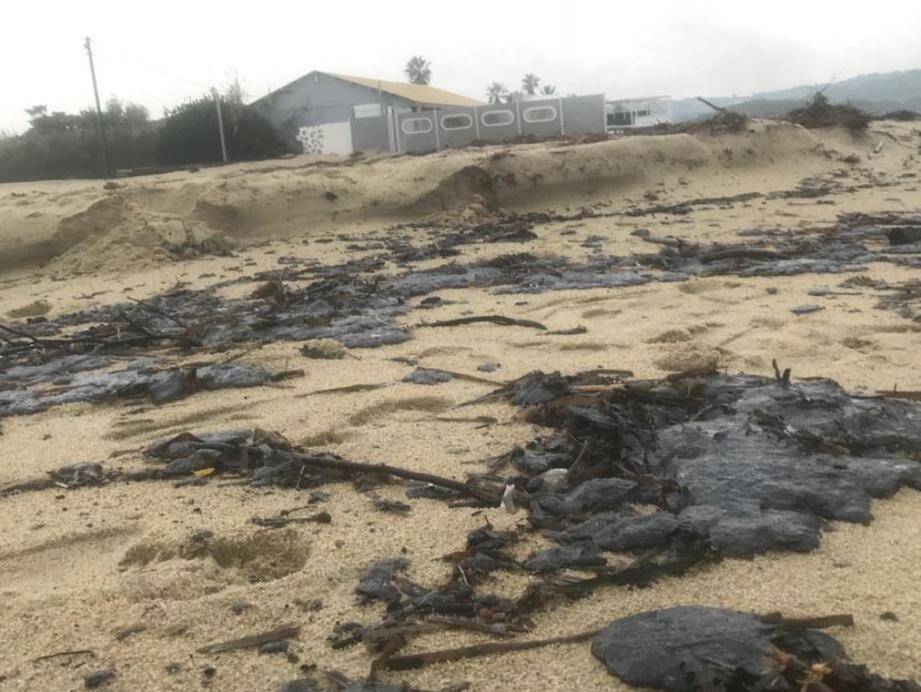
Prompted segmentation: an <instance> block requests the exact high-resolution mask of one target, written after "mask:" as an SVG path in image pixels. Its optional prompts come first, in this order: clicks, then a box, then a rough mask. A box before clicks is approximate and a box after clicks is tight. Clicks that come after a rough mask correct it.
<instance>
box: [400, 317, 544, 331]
mask: <svg viewBox="0 0 921 692" xmlns="http://www.w3.org/2000/svg"><path fill="white" fill-rule="evenodd" d="M477 322H488V323H490V324H498V325H500V326H502V327H529V328H531V329H540V330H545V329H547V327H546V326H545V325H543V324H541V323H540V322H535V321H534V320H518V319H514V318H512V317H506V316H505V315H472V316H470V317H458V318H456V319H453V320H438V321H437V322H420V323H419V324H417V325H416V327H417V328H418V327H457V326H460V325H463V324H475V323H477Z"/></svg>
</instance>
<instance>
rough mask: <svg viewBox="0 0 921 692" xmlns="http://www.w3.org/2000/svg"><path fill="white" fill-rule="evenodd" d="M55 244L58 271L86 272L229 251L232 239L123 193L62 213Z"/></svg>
mask: <svg viewBox="0 0 921 692" xmlns="http://www.w3.org/2000/svg"><path fill="white" fill-rule="evenodd" d="M51 244H52V245H53V246H54V247H55V248H57V249H58V251H59V253H60V254H59V255H58V256H57V257H56V258H55V259H54V261H53V262H52V264H51V268H52V270H53V271H55V272H62V273H73V274H83V273H91V272H97V271H103V272H116V271H124V270H131V269H140V268H144V267H150V266H156V265H157V264H160V263H163V262H169V261H173V260H178V259H190V258H194V257H198V256H201V255H206V254H212V255H227V254H230V252H231V250H232V249H233V247H234V243H233V242H232V241H230V240H229V239H227V238H226V237H225V236H223V235H222V234H221V233H219V232H216V231H215V230H213V228H211V227H210V226H209V225H208V224H207V223H205V222H203V221H197V220H194V219H187V218H182V217H180V216H178V215H175V214H164V213H156V212H151V211H149V210H145V209H143V208H140V207H138V206H137V205H136V204H132V203H129V202H126V201H125V199H124V198H122V197H121V196H120V195H112V196H111V197H108V198H105V199H102V200H99V201H98V202H95V203H93V204H91V205H90V206H89V207H88V208H87V209H86V210H85V211H82V212H80V213H78V214H74V215H72V216H69V217H67V218H65V219H63V220H62V221H61V223H60V225H59V228H58V231H57V232H56V233H55V234H54V236H52V239H51Z"/></svg>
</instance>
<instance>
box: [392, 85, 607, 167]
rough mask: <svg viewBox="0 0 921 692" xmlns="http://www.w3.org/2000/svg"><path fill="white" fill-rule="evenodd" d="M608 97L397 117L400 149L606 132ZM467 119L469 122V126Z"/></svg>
mask: <svg viewBox="0 0 921 692" xmlns="http://www.w3.org/2000/svg"><path fill="white" fill-rule="evenodd" d="M604 103H605V101H604V95H603V94H594V95H591V96H568V97H562V98H547V99H535V100H533V101H520V102H517V103H501V104H491V105H488V106H478V107H476V108H450V109H444V110H441V109H439V110H437V111H436V110H431V111H416V112H412V113H398V114H396V116H395V117H396V122H397V128H398V129H399V142H398V143H397V144H396V148H397V149H398V150H399V151H404V152H409V153H416V152H424V151H434V150H436V149H444V148H447V147H462V146H466V145H468V144H470V143H471V142H474V141H477V140H480V141H484V142H506V141H510V140H513V139H515V138H517V137H520V136H527V135H534V136H535V137H554V136H558V135H562V134H569V133H572V132H583V133H603V132H605V111H604ZM465 121H466V122H465Z"/></svg>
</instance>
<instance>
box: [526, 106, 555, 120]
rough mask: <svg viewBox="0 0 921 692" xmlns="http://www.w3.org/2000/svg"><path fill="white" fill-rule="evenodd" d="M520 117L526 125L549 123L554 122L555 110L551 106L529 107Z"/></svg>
mask: <svg viewBox="0 0 921 692" xmlns="http://www.w3.org/2000/svg"><path fill="white" fill-rule="evenodd" d="M521 117H522V118H523V119H524V121H525V122H526V123H549V122H551V121H552V120H556V108H554V107H553V106H531V107H530V108H525V109H524V113H522V114H521Z"/></svg>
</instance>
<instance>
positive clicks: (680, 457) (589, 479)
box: [507, 371, 921, 569]
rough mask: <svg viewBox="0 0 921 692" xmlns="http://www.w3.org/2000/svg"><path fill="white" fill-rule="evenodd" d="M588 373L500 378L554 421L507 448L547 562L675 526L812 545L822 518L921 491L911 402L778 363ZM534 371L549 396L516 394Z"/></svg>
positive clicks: (865, 510) (866, 513) (530, 411)
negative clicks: (545, 543)
mask: <svg viewBox="0 0 921 692" xmlns="http://www.w3.org/2000/svg"><path fill="white" fill-rule="evenodd" d="M590 381H593V380H589V379H586V380H580V379H579V378H578V377H576V378H570V379H569V380H568V381H567V383H566V386H565V387H564V388H561V387H560V375H558V374H553V375H549V376H544V375H542V374H538V373H534V374H532V375H529V376H526V377H525V378H522V379H521V380H520V381H519V383H518V385H517V386H515V387H510V388H507V394H508V395H509V396H510V397H511V398H513V399H514V398H516V397H517V399H518V402H519V405H521V406H524V407H525V415H526V416H527V418H528V420H530V421H531V422H535V423H539V424H541V425H544V426H547V427H549V428H551V429H553V430H555V431H556V433H555V434H554V435H552V436H550V437H548V436H546V435H544V436H541V437H540V438H537V439H536V440H534V441H533V442H532V443H530V444H529V445H527V447H526V448H525V449H523V450H519V451H518V452H517V453H515V454H512V455H510V457H509V460H510V462H511V463H512V464H513V466H514V467H515V470H516V471H518V473H519V474H520V475H518V476H513V477H511V478H509V479H508V482H509V483H511V484H513V485H514V486H515V487H516V489H517V490H518V492H519V493H520V495H521V496H522V498H524V500H525V502H526V506H527V507H528V510H529V520H530V521H531V523H532V524H534V525H536V526H539V527H542V528H545V529H550V530H552V531H553V532H554V533H553V534H552V535H553V537H554V538H556V540H557V541H558V542H559V543H561V544H562V546H563V547H564V548H565V550H559V549H551V550H552V551H554V552H552V553H548V554H547V555H541V554H538V556H535V557H534V558H533V559H532V562H531V564H532V565H541V566H542V569H546V565H547V564H548V561H550V562H549V564H553V563H554V562H556V561H558V562H562V563H567V561H576V562H582V561H584V560H589V559H594V556H595V553H597V552H598V551H605V550H608V551H610V550H615V551H621V550H623V549H628V550H646V549H649V548H653V547H656V546H658V547H666V546H668V545H669V542H670V541H671V539H672V537H673V536H675V535H676V534H680V533H681V531H691V532H692V533H693V534H695V535H697V536H699V537H701V538H702V539H703V540H705V541H706V542H707V543H708V545H709V546H710V547H711V548H712V549H714V550H715V551H717V553H719V554H723V555H734V556H742V555H755V554H758V553H761V552H765V551H767V550H800V551H805V550H811V549H813V548H815V547H816V546H817V545H818V541H819V536H820V531H821V521H822V520H824V519H837V520H842V521H852V522H868V521H870V520H871V514H870V499H871V498H873V497H877V498H878V497H886V496H888V495H891V494H893V493H894V492H895V491H896V490H898V489H899V488H900V487H902V486H910V487H912V488H915V489H921V464H919V463H918V459H919V458H921V433H919V432H918V422H919V421H921V407H918V406H917V405H916V404H913V403H911V402H908V401H898V400H895V399H887V398H872V397H867V398H860V397H853V396H851V395H848V394H847V393H846V392H844V391H843V390H842V389H841V388H840V387H839V386H838V385H837V384H835V383H834V382H832V381H830V380H809V381H804V382H796V383H791V382H790V381H789V373H785V374H784V375H781V374H780V373H779V371H778V376H777V378H776V379H771V378H763V377H757V376H752V375H723V374H720V373H717V372H704V373H689V374H683V375H677V376H672V377H670V378H666V379H664V380H654V381H633V382H630V381H628V382H624V383H618V382H614V383H612V384H610V385H606V386H605V385H596V384H582V383H581V382H590ZM542 382H547V383H554V384H553V386H554V388H555V392H554V395H553V396H548V395H547V394H541V395H539V396H536V397H535V396H533V395H532V396H530V397H523V396H522V394H523V393H529V392H533V391H534V390H535V383H542ZM508 390H511V391H508ZM538 391H542V390H538ZM561 471H562V472H565V473H561ZM630 503H642V504H645V505H651V506H655V507H657V508H658V511H657V512H656V513H653V514H637V513H635V512H634V511H632V510H630V509H629V505H630ZM520 504H521V502H520Z"/></svg>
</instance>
